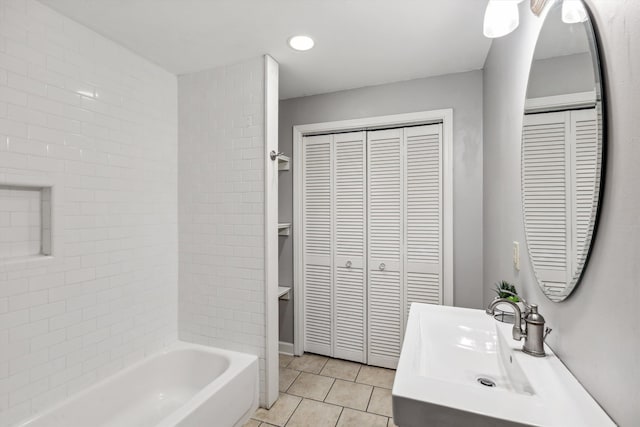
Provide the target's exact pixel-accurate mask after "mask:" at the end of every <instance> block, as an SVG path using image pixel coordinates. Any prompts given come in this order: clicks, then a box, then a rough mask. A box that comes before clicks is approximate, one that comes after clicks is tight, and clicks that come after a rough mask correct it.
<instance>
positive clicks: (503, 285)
mask: <svg viewBox="0 0 640 427" xmlns="http://www.w3.org/2000/svg"><path fill="white" fill-rule="evenodd" d="M493 291H494V292H495V293H496V294H498V298H506V299H508V300H510V301H513V302H520V298H518V291H516V287H515V286H514V285H512V284H511V283H509V282H507V281H506V280H501V281H499V282H497V283H496V288H495V289H494V290H493Z"/></svg>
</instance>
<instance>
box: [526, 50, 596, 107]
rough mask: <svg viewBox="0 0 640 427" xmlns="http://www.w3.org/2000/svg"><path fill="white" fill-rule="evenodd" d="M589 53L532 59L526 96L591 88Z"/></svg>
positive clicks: (532, 96) (588, 89) (591, 64)
mask: <svg viewBox="0 0 640 427" xmlns="http://www.w3.org/2000/svg"><path fill="white" fill-rule="evenodd" d="M593 81H594V78H593V63H592V62H591V55H590V54H588V53H579V54H575V55H566V56H556V57H554V58H547V59H539V60H537V61H533V64H532V66H531V77H530V78H529V87H528V88H527V98H538V97H542V96H553V95H564V94H567V93H575V92H588V91H591V90H593Z"/></svg>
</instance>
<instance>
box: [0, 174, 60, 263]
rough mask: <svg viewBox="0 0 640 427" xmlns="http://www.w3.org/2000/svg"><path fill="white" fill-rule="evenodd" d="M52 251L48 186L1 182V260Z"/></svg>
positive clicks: (42, 254)
mask: <svg viewBox="0 0 640 427" xmlns="http://www.w3.org/2000/svg"><path fill="white" fill-rule="evenodd" d="M39 255H41V256H46V255H51V187H32V186H21V185H6V184H0V260H1V261H7V260H11V259H16V258H24V257H32V256H39Z"/></svg>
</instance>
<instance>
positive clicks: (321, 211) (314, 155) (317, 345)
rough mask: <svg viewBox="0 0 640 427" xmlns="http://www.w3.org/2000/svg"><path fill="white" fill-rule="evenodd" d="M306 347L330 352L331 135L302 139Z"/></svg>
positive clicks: (310, 349)
mask: <svg viewBox="0 0 640 427" xmlns="http://www.w3.org/2000/svg"><path fill="white" fill-rule="evenodd" d="M302 143H303V159H304V160H303V162H304V164H303V176H304V181H303V182H304V183H303V222H304V224H303V230H304V231H303V233H304V234H303V242H304V243H303V262H304V350H305V351H310V352H314V353H319V354H325V355H331V347H332V337H331V330H332V304H333V295H332V273H333V272H332V262H331V261H332V245H333V243H332V238H331V236H332V207H331V203H332V191H331V189H332V170H331V169H332V165H331V150H332V136H331V135H320V136H311V137H305V138H303V141H302Z"/></svg>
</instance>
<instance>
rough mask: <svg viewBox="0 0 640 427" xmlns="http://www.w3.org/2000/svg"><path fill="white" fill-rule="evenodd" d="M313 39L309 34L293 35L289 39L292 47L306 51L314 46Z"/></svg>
mask: <svg viewBox="0 0 640 427" xmlns="http://www.w3.org/2000/svg"><path fill="white" fill-rule="evenodd" d="M313 45H314V42H313V39H312V38H311V37H309V36H293V37H291V38H290V39H289V46H291V49H294V50H300V51H305V50H309V49H311V48H312V47H313Z"/></svg>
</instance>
